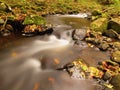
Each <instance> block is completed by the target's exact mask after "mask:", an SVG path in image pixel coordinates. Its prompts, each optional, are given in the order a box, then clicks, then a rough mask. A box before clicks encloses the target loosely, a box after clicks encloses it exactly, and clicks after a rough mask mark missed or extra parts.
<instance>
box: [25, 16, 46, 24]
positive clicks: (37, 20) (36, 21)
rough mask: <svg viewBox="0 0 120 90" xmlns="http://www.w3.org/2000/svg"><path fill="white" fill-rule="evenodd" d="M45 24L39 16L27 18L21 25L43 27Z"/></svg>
mask: <svg viewBox="0 0 120 90" xmlns="http://www.w3.org/2000/svg"><path fill="white" fill-rule="evenodd" d="M45 23H46V21H45V19H44V18H43V17H41V16H27V17H25V20H24V21H23V25H30V24H35V25H43V24H45Z"/></svg>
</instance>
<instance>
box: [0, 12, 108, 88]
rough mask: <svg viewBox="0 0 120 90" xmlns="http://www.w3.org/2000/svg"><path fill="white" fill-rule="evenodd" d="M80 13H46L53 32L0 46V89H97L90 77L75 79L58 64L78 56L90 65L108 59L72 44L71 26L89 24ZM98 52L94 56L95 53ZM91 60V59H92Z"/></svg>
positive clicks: (73, 27)
mask: <svg viewBox="0 0 120 90" xmlns="http://www.w3.org/2000/svg"><path fill="white" fill-rule="evenodd" d="M83 17H86V16H85V14H83V15H82V14H79V15H53V16H48V17H46V20H47V22H48V23H52V24H53V27H54V28H53V29H54V32H53V33H52V35H43V36H36V37H30V38H20V39H16V40H10V41H9V42H7V43H6V44H3V46H1V48H0V90H97V89H96V83H95V82H94V81H93V80H75V79H72V78H70V76H69V75H68V74H67V73H66V72H64V71H57V70H56V69H57V68H60V67H62V66H63V65H65V64H67V63H69V62H70V61H72V60H75V59H77V58H78V57H81V58H83V59H84V60H85V62H86V63H88V64H89V65H92V66H95V65H96V64H97V62H98V61H101V60H105V59H108V58H109V57H108V55H107V53H105V52H104V53H103V52H100V51H98V50H95V49H92V48H88V47H87V45H86V44H85V45H84V46H76V45H74V41H73V40H72V38H71V34H72V31H73V30H74V29H85V28H87V27H89V23H90V22H89V21H88V20H87V19H85V18H83ZM95 56H97V57H95ZM91 62H92V63H91Z"/></svg>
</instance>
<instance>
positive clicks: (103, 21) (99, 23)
mask: <svg viewBox="0 0 120 90" xmlns="http://www.w3.org/2000/svg"><path fill="white" fill-rule="evenodd" d="M107 26H108V19H107V18H98V19H97V20H95V21H93V22H92V23H91V24H90V28H91V29H92V30H94V31H99V32H102V33H103V32H105V31H106V30H107Z"/></svg>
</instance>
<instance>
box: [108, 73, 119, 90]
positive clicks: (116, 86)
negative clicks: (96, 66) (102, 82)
mask: <svg viewBox="0 0 120 90" xmlns="http://www.w3.org/2000/svg"><path fill="white" fill-rule="evenodd" d="M110 83H111V84H112V85H113V86H114V87H113V88H114V90H120V74H119V75H116V76H114V77H113V78H112V79H111V81H110Z"/></svg>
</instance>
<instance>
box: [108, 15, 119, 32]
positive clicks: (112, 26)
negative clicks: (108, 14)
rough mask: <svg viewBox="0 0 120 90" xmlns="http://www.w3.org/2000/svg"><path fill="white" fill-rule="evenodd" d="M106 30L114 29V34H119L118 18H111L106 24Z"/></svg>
mask: <svg viewBox="0 0 120 90" xmlns="http://www.w3.org/2000/svg"><path fill="white" fill-rule="evenodd" d="M108 28H110V29H114V30H115V31H116V32H118V33H120V17H118V18H112V19H111V20H110V21H109V23H108Z"/></svg>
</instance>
